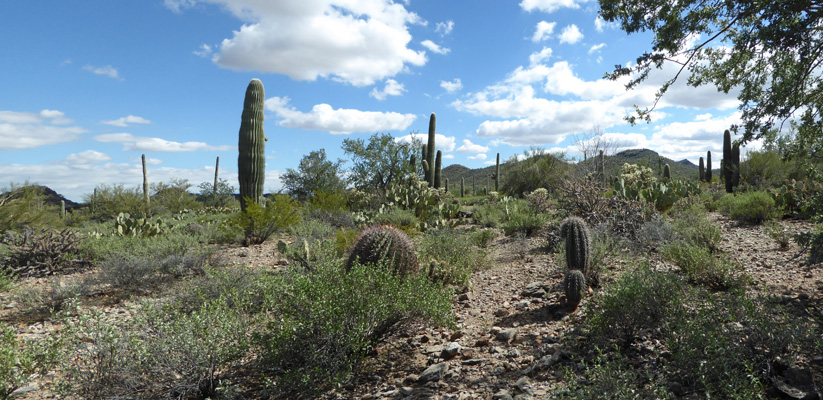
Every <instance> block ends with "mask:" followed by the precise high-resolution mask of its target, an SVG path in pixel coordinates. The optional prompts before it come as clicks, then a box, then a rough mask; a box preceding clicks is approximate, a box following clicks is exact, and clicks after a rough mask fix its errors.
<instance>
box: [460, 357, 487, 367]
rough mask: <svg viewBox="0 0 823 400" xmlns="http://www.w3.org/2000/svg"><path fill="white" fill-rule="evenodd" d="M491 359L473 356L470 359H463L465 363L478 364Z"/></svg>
mask: <svg viewBox="0 0 823 400" xmlns="http://www.w3.org/2000/svg"><path fill="white" fill-rule="evenodd" d="M486 361H489V359H488V358H471V359H468V360H463V365H478V364H483V363H484V362H486Z"/></svg>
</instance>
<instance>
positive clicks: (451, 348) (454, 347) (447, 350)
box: [440, 342, 463, 358]
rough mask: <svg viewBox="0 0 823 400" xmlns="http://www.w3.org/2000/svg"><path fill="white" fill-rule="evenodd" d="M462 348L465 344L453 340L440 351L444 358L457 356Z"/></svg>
mask: <svg viewBox="0 0 823 400" xmlns="http://www.w3.org/2000/svg"><path fill="white" fill-rule="evenodd" d="M462 349H463V346H461V345H460V344H459V343H457V342H451V343H449V344H447V345H446V347H444V348H443V351H442V352H441V353H440V356H441V357H443V358H452V357H454V356H456V355H457V353H459V352H460V350H462Z"/></svg>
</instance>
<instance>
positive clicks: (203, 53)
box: [193, 43, 214, 58]
mask: <svg viewBox="0 0 823 400" xmlns="http://www.w3.org/2000/svg"><path fill="white" fill-rule="evenodd" d="M193 53H194V55H196V56H198V57H203V58H209V57H211V55H212V53H214V50H213V49H212V48H211V46H209V45H207V44H205V43H203V44H201V45H200V47H198V48H197V50H195V51H193Z"/></svg>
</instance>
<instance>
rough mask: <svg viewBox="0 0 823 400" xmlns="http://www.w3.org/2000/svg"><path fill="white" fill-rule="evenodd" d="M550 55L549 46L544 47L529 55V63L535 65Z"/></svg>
mask: <svg viewBox="0 0 823 400" xmlns="http://www.w3.org/2000/svg"><path fill="white" fill-rule="evenodd" d="M551 56H552V49H551V48H550V47H544V48H543V50H540V51H538V52H534V53H532V54H531V55H529V65H532V66H534V65H537V64H540V63H542V62H543V61H546V60H548V59H549V58H550V57H551Z"/></svg>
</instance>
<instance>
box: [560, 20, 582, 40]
mask: <svg viewBox="0 0 823 400" xmlns="http://www.w3.org/2000/svg"><path fill="white" fill-rule="evenodd" d="M582 39H583V33H582V32H580V29H579V28H578V27H577V25H575V24H571V25H569V26H567V27H565V28H563V32H560V43H568V44H575V43H577V42H579V41H580V40H582Z"/></svg>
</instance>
